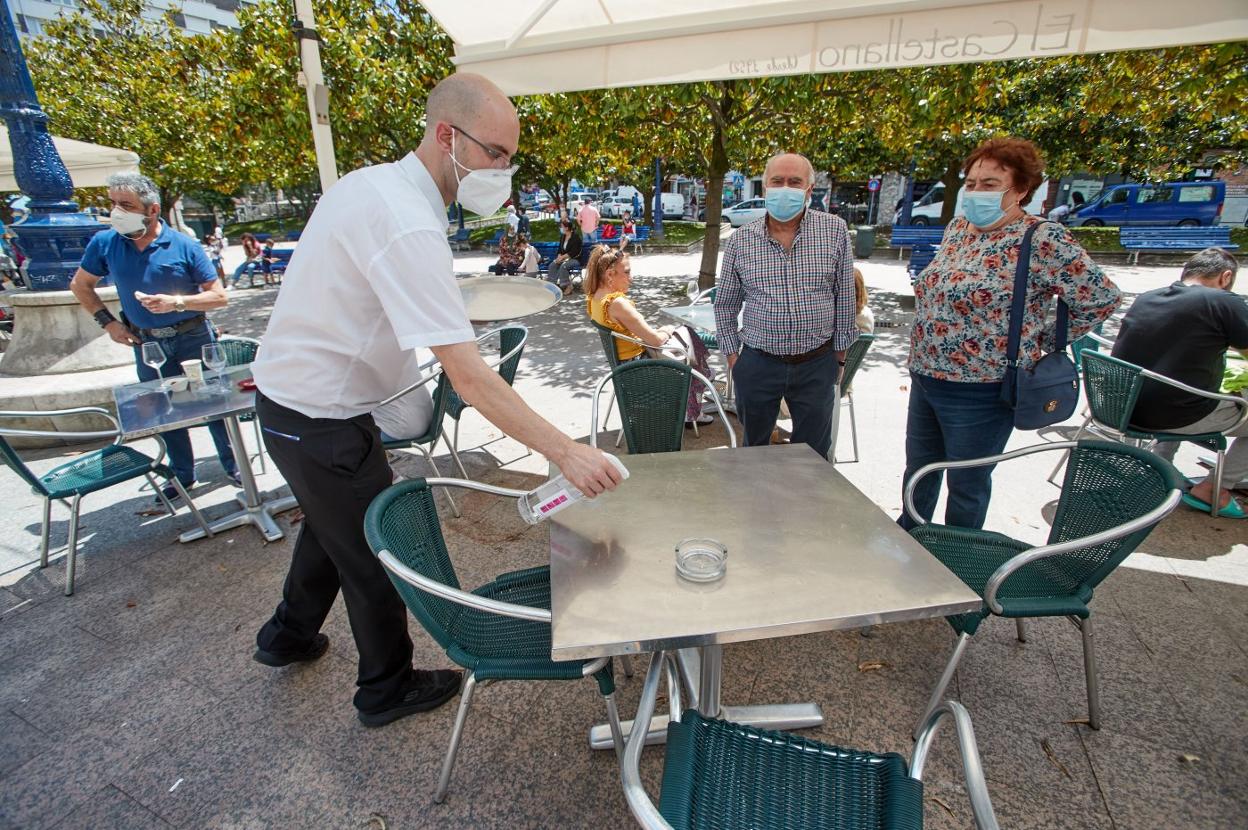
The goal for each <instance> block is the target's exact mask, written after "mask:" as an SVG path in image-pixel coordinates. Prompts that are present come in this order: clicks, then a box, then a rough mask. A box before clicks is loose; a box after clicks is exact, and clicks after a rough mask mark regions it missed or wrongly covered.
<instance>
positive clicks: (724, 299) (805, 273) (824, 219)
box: [715, 153, 858, 458]
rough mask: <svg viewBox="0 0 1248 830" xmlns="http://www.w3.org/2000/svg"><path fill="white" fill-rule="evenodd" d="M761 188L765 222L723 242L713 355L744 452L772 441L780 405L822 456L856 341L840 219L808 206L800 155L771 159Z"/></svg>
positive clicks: (806, 165)
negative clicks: (723, 367) (728, 375)
mask: <svg viewBox="0 0 1248 830" xmlns="http://www.w3.org/2000/svg"><path fill="white" fill-rule="evenodd" d="M763 182H764V185H765V187H766V193H765V195H766V202H767V215H766V216H764V217H763V218H761V219H756V220H754V221H753V222H750V223H748V224H746V225H742V226H741V227H740V228H739V229H738V230H737V231H736V232H735V233H733V235H732V236H730V237H729V238H728V240H727V241H726V242H725V243H724V260H723V265H722V266H721V267H720V270H719V280H718V282H717V286H718V290H717V291H716V294H715V325H716V328H717V331H718V336H719V342H720V348H721V350H722V351H723V352H724V354H725V355H727V358H728V366H729V369H730V371H731V372H732V377H733V381H734V382H735V383H736V389H737V414H738V415H739V416H740V418H741V423H742V425H743V426H744V427H745V443H746V445H747V446H758V445H761V444H766V443H768V441H770V440H771V433H772V430H773V429H774V428H775V426H776V417H777V415H778V414H779V410H780V401H781V399H784V400H785V401H786V402H787V403H788V407H789V411H790V412H791V413H792V416H793V441H794V442H795V443H796V442H803V441H804V442H805V443H807V444H810V446H811V447H813V448H814V450H815V452H817V453H819V454H820V455H822V456H824V457H825V458H826V457H827V456H828V450H829V448H830V447H831V443H832V415H833V412H834V410H833V407H835V406H836V405H837V393H836V389H837V380H838V378H839V376H840V365H841V364H842V363H843V362H844V360H845V351H846V349H848V348H849V346H850V344H851V343H853V342H854V340H855V338H857V337H858V329H857V328H856V326H855V324H854V317H855V315H856V313H857V304H856V301H855V293H854V258H853V255H852V253H851V252H850V245H849V231H848V229H847V228H846V226H845V221H844V220H843V219H840V218H839V217H836V216H832V215H830V214H827V213H820V212H816V211H812V210H809V209H808V208H809V205H810V196H811V191H812V190H813V189H814V183H815V171H814V168H813V167H812V166H811V163H810V162H809V161H808V160H807V159H806V158H805V157H804V156H800V155H797V154H795V153H784V154H781V155H778V156H775V157H773V158H772V159H771V160H770V161H769V162H767V168H766V170H765V172H764V174H763ZM742 307H744V311H745V313H744V315H743V320H742V323H741V325H740V326H738V323H737V317H738V313H739V312H741V310H742Z"/></svg>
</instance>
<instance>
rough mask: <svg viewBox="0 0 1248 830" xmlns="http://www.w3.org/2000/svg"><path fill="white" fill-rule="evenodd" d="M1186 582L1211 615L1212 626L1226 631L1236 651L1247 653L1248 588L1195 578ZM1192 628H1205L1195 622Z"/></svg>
mask: <svg viewBox="0 0 1248 830" xmlns="http://www.w3.org/2000/svg"><path fill="white" fill-rule="evenodd" d="M1183 581H1184V583H1186V585H1187V587H1188V589H1189V590H1190V591H1192V593H1194V594H1195V595H1196V597H1197V599H1198V600H1200V602H1201V604H1202V607H1203V608H1205V609H1207V610H1208V611H1209V612H1212V614H1213V626H1215V627H1217V628H1220V629H1221V630H1222V631H1224V632H1225V633H1226V634H1227V635H1228V637H1229V639H1230V642H1231V643H1232V644H1233V645H1234V646H1235V647H1236V648H1238V649H1239V650H1240V651H1241V652H1243V653H1244V654H1248V586H1246V585H1232V584H1229V583H1226V582H1215V581H1213V580H1210V579H1196V578H1193V577H1188V578H1185V579H1184V580H1183ZM1193 626H1194V627H1197V628H1202V627H1203V626H1200V624H1199V623H1195V622H1193Z"/></svg>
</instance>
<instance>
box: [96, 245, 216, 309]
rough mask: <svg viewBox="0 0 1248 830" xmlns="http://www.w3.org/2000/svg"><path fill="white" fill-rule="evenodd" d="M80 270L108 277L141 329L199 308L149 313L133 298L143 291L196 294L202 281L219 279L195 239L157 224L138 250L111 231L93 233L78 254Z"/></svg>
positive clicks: (146, 292) (122, 302) (124, 307)
mask: <svg viewBox="0 0 1248 830" xmlns="http://www.w3.org/2000/svg"><path fill="white" fill-rule="evenodd" d="M82 270H84V271H86V272H87V273H88V274H93V275H94V276H97V277H112V279H113V285H115V286H117V297H118V299H120V300H121V310H122V311H124V312H125V313H126V319H127V320H129V321H130V322H131V323H133V324H134V325H136V326H138V327H139V328H141V329H152V328H158V327H161V326H172V325H175V324H177V323H180V322H182V321H183V320H189V319H191V318H192V317H195V316H198V315H199V314H201V313H202V312H198V311H182V312H177V311H171V312H169V313H168V314H153V313H152V312H150V311H148V310H147V309H145V308H144V307H143V304H142V303H140V302H139V301H138V300H137V299H135V296H134V292H136V291H142V292H143V293H144V294H181V295H183V296H186V295H188V294H198V293H199V287H200V286H201V285H203V284H204V283H209V282H212V281H213V280H215V279H217V269H216V268H213V267H212V263H211V262H209V261H208V255H207V254H205V253H204V249H203V247H202V246H200V244H199V242H197V241H196V240H194V239H192V238H191V237H189V236H187V235H186V234H184V233H179V232H178V231H175V230H173V229H171V228H170V227H169V226H168V225H166V224H165V223H164V222H161V223H160V235H159V236H157V237H156V238H155V239H154V240H152V242H151V243H150V244H149V245H148V246H147V247H146V248H144V249H143V250H142V251H140V250H139V249H138V247H137V246H136V245H135V244H134V243H133V242H131V241H130V240H129V239H126V238H125V237H124V236H122V235H121V234H119V233H117V231H115V230H111V229H110V230H107V231H101V232H100V233H97V234H96V235H95V236H93V237H91V241H90V242H88V243H87V250H86V252H85V253H84V254H83V255H82Z"/></svg>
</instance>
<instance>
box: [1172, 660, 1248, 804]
mask: <svg viewBox="0 0 1248 830" xmlns="http://www.w3.org/2000/svg"><path fill="white" fill-rule="evenodd" d="M1159 674H1160V677H1161V679H1162V682H1164V683H1166V684H1167V685H1168V686H1169V687H1170V688H1171V689H1172V690H1174V693H1175V697H1176V698H1177V699H1178V701H1179V706H1180V707H1181V709H1182V711H1183V714H1184V716H1185V719H1186V722H1187V723H1190V724H1191V729H1192V733H1193V735H1194V736H1195V737H1196V738H1197V739H1198V740H1199V742H1200V743H1201V744H1202V745H1203V747H1204V754H1203V755H1202V756H1201V757H1202V759H1203V762H1204V764H1205V766H1207V767H1208V768H1209V769H1211V770H1213V771H1214V772H1216V773H1217V774H1218V775H1220V776H1221V777H1222V779H1223V780H1224V781H1225V782H1227V783H1233V784H1234V785H1235V786H1242V784H1243V782H1244V781H1246V780H1248V742H1245V740H1244V734H1245V732H1246V731H1248V680H1245V679H1244V677H1243V676H1242V674H1237V670H1236V669H1234V668H1230V667H1228V666H1226V665H1223V664H1218V663H1215V662H1206V661H1202V662H1200V663H1198V664H1193V665H1192V666H1191V667H1189V668H1188V670H1186V671H1183V670H1180V669H1169V668H1163V669H1162V670H1161V671H1160V672H1159ZM1197 754H1200V753H1197Z"/></svg>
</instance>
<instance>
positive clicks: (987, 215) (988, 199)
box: [962, 190, 1007, 228]
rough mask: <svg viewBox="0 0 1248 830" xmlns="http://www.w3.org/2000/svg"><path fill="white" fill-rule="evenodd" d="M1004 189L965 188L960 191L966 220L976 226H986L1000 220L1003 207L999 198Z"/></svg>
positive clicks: (1003, 213)
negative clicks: (965, 189)
mask: <svg viewBox="0 0 1248 830" xmlns="http://www.w3.org/2000/svg"><path fill="white" fill-rule="evenodd" d="M1006 192H1007V191H1004V190H967V191H964V192H963V193H962V211H963V212H964V213H965V214H966V220H967V221H968V222H970V223H971V224H972V225H974V226H975V227H977V228H987V227H991V226H992V225H994V224H996V223H997V222H1000V221H1001V217H1003V216H1005V208H1003V207H1001V200H1002V199H1003V198H1004V197H1005V194H1006Z"/></svg>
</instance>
